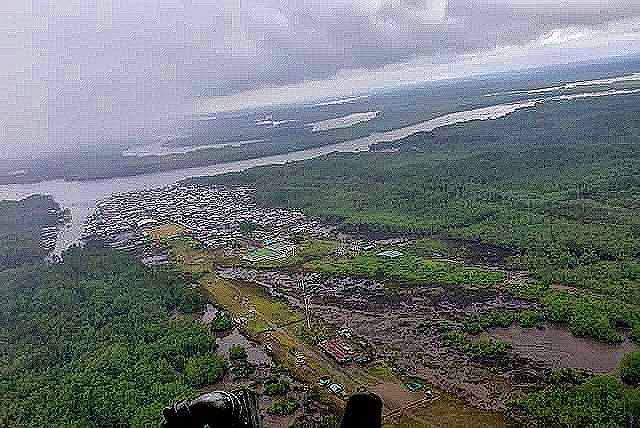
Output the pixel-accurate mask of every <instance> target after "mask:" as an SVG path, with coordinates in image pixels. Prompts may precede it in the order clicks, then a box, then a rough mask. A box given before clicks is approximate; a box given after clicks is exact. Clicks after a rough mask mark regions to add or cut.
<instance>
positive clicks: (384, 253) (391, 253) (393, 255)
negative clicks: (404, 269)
mask: <svg viewBox="0 0 640 428" xmlns="http://www.w3.org/2000/svg"><path fill="white" fill-rule="evenodd" d="M377 255H378V256H379V257H386V258H388V259H395V258H398V257H400V256H402V253H401V252H400V251H397V250H386V251H382V252H380V253H378V254H377Z"/></svg>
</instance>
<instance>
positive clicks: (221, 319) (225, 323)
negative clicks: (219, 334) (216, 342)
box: [211, 312, 233, 331]
mask: <svg viewBox="0 0 640 428" xmlns="http://www.w3.org/2000/svg"><path fill="white" fill-rule="evenodd" d="M231 327H233V321H232V320H231V317H230V316H229V314H228V313H227V312H218V313H217V314H216V317H215V319H214V320H213V325H212V327H211V328H213V330H214V331H227V330H231Z"/></svg>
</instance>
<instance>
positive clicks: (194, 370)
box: [184, 355, 227, 388]
mask: <svg viewBox="0 0 640 428" xmlns="http://www.w3.org/2000/svg"><path fill="white" fill-rule="evenodd" d="M226 371H227V363H226V361H225V360H224V359H223V358H222V357H220V356H217V355H201V356H198V357H193V358H190V359H189V360H188V361H187V364H186V365H185V369H184V375H185V378H186V380H187V382H188V383H189V384H190V385H192V386H194V387H196V388H198V387H201V386H205V385H210V384H212V383H216V382H218V381H220V380H222V378H223V377H224V374H225V372H226Z"/></svg>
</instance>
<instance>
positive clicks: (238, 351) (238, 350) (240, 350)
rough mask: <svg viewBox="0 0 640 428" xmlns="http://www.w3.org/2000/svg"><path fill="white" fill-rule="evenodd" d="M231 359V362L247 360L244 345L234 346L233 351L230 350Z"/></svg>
mask: <svg viewBox="0 0 640 428" xmlns="http://www.w3.org/2000/svg"><path fill="white" fill-rule="evenodd" d="M229 359H231V360H246V359H247V351H246V349H244V346H242V345H233V346H232V347H231V349H229Z"/></svg>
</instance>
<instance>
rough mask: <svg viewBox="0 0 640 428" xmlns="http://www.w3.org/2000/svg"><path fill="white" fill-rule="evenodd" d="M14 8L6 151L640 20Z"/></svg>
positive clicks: (214, 7) (288, 2) (315, 0)
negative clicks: (315, 82) (216, 102)
mask: <svg viewBox="0 0 640 428" xmlns="http://www.w3.org/2000/svg"><path fill="white" fill-rule="evenodd" d="M3 3H4V4H3V6H2V7H3V8H5V9H6V10H5V11H4V12H5V13H4V14H3V15H4V18H0V29H2V30H13V31H14V33H16V35H15V37H13V38H10V40H9V41H8V43H9V45H10V46H9V47H10V48H11V49H10V50H9V51H10V52H11V55H12V56H15V58H3V61H2V65H0V71H1V72H2V74H1V75H0V84H1V85H0V89H6V93H7V95H4V96H6V97H7V98H8V100H9V101H13V102H12V103H10V104H5V107H4V109H3V108H2V107H0V113H1V114H2V118H0V122H2V121H4V123H0V124H2V125H3V128H4V132H3V133H2V134H0V145H4V146H7V145H8V143H13V144H14V145H15V144H23V146H22V147H26V144H27V143H26V142H25V141H31V140H36V139H37V138H38V136H40V137H43V138H44V139H45V140H49V141H50V142H55V143H67V144H68V143H69V142H91V141H95V140H97V139H100V138H102V137H105V136H106V137H128V136H136V137H137V136H140V135H145V134H153V133H158V132H163V131H167V130H170V129H171V124H172V121H173V120H175V119H176V118H178V117H179V116H180V115H181V114H183V113H185V112H187V111H188V110H189V108H190V105H191V104H190V103H191V99H192V97H194V96H201V95H228V94H233V93H236V92H238V91H243V90H249V89H256V88H265V87H272V86H279V85H286V84H292V83H298V82H301V81H304V80H312V79H323V78H327V77H331V76H334V75H336V73H339V72H340V71H341V70H345V69H357V68H368V69H375V68H377V67H380V66H384V65H387V64H394V63H403V62H406V61H409V60H411V59H413V58H416V57H423V56H425V57H432V58H433V61H435V62H447V61H450V60H453V59H455V57H456V56H457V55H460V54H464V53H468V52H473V51H476V50H479V49H489V48H493V47H496V46H499V45H507V44H524V43H527V42H529V41H531V40H534V39H536V38H538V37H540V36H541V35H542V34H544V33H545V32H548V31H551V30H553V29H555V28H559V27H568V26H582V25H589V26H600V27H603V26H604V27H606V26H607V25H608V23H609V22H611V21H614V20H617V19H621V18H629V17H633V16H640V2H637V1H636V0H628V1H624V0H535V1H534V0H448V2H447V0H251V1H247V0H128V1H125V0H82V1H81V0H56V1H53V0H31V1H24V0H4V2H3ZM7 14H9V15H7ZM7 16H12V17H15V19H9V18H7ZM5 51H6V50H5ZM18 59H19V60H18ZM43 94H44V96H43ZM43 98H44V99H45V101H44V103H43V102H40V100H42V99H43ZM34 100H36V101H34ZM5 110H6V111H5ZM34 117H35V118H38V121H35V122H34V121H33V118H34ZM43 123H44V125H43ZM25 130H27V131H31V132H25ZM31 134H33V135H31ZM42 134H44V136H43V135H42Z"/></svg>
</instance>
